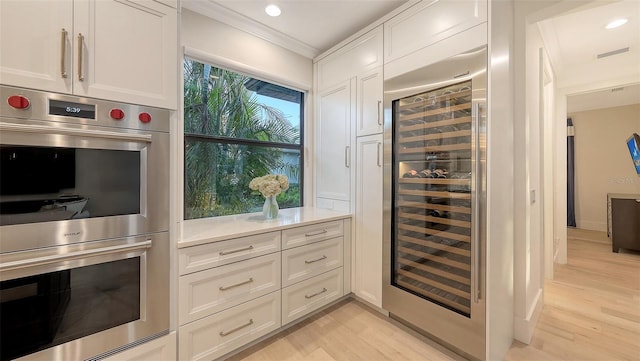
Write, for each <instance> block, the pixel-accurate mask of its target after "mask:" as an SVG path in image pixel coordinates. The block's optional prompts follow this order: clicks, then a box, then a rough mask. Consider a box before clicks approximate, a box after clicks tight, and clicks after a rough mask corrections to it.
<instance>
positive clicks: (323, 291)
mask: <svg viewBox="0 0 640 361" xmlns="http://www.w3.org/2000/svg"><path fill="white" fill-rule="evenodd" d="M325 292H327V289H326V288H324V287H322V291H319V292H316V293H314V294H312V295H304V298H306V299H310V298H314V297H316V296H317V295H320V294H323V293H325Z"/></svg>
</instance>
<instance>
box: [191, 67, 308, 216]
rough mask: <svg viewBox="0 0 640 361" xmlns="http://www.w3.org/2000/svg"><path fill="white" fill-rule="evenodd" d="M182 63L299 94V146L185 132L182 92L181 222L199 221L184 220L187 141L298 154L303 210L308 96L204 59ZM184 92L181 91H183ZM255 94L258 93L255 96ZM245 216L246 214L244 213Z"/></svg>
mask: <svg viewBox="0 0 640 361" xmlns="http://www.w3.org/2000/svg"><path fill="white" fill-rule="evenodd" d="M185 61H194V62H199V63H201V64H206V65H209V66H211V67H215V68H218V69H222V70H225V71H230V72H234V73H237V74H240V75H243V76H247V77H250V78H252V79H256V80H260V81H264V82H267V83H270V84H273V85H276V86H280V87H283V88H287V89H290V90H293V91H296V92H299V93H300V124H299V129H300V135H299V140H300V141H299V143H297V144H295V143H281V142H273V141H261V140H256V139H244V138H231V137H225V136H217V135H206V134H196V133H187V132H186V131H185V129H184V128H185V125H184V115H185V114H184V90H183V91H182V95H181V96H182V97H183V100H182V104H183V108H182V119H183V123H182V162H183V165H184V166H183V174H182V176H183V179H182V217H181V218H182V219H183V220H185V221H189V220H196V219H202V218H186V216H187V205H186V202H185V201H186V197H185V194H184V192H185V190H186V187H185V186H184V185H185V182H186V180H187V171H188V170H187V162H186V156H187V145H188V144H189V141H197V142H205V143H208V144H211V143H213V144H226V145H239V146H259V147H266V148H277V149H292V150H297V151H299V154H300V162H299V167H300V173H299V176H298V191H299V196H300V205H299V207H303V206H304V183H305V152H304V149H305V120H306V116H305V114H306V112H305V104H306V99H307V96H308V91H305V90H300V89H297V88H295V87H291V86H287V85H282V84H280V83H278V82H275V81H272V80H267V79H265V78H263V77H259V76H255V75H252V74H251V72H247V71H239V70H236V69H233V68H232V67H231V68H230V67H225V66H219V65H216V64H217V62H211V61H206V60H202V59H200V58H198V57H193V56H188V55H186V54H185V56H184V58H183V60H182V62H183V66H184V62H185ZM184 82H185V79H184V69H183V70H182V87H184ZM183 89H184V88H183ZM256 94H258V93H256ZM236 214H243V213H236ZM245 214H246V213H245ZM211 217H222V216H211Z"/></svg>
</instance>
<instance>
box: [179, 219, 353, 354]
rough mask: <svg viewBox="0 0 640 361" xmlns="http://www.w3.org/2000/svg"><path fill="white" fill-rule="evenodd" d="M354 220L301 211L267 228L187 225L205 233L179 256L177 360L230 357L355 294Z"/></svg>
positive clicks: (239, 223) (228, 222)
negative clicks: (352, 290) (352, 271)
mask: <svg viewBox="0 0 640 361" xmlns="http://www.w3.org/2000/svg"><path fill="white" fill-rule="evenodd" d="M336 214H337V215H338V217H336ZM348 217H349V216H348V215H346V214H341V213H336V212H331V211H328V210H326V209H314V208H307V207H303V208H299V209H283V210H282V211H281V216H280V217H279V218H276V219H274V220H272V222H267V223H265V222H264V221H263V220H261V219H260V218H261V217H256V215H255V214H251V213H250V214H244V215H234V216H223V217H216V218H212V219H210V220H207V222H206V227H201V226H203V225H204V224H203V223H202V220H194V221H193V222H191V221H187V222H188V223H197V224H199V226H194V229H192V230H191V232H194V233H195V234H197V237H193V238H192V239H191V244H182V245H181V247H180V248H179V249H178V260H179V261H178V274H179V275H178V294H179V297H178V310H177V311H178V314H177V318H178V320H177V321H178V325H179V327H178V341H179V342H178V354H179V360H212V359H217V358H220V357H224V355H227V354H229V353H230V352H233V351H234V350H237V349H238V348H240V347H243V346H245V345H247V344H248V343H250V342H252V341H254V340H256V339H258V338H260V337H263V336H265V335H267V334H270V333H272V332H275V331H277V330H278V329H279V328H280V326H281V324H283V322H285V323H289V322H293V321H295V320H298V319H299V318H301V317H303V316H305V315H308V314H309V313H311V312H314V311H316V310H318V309H319V308H321V307H323V306H326V305H328V304H329V303H331V302H333V301H335V300H337V299H339V298H340V297H343V296H344V295H345V293H347V292H350V288H349V287H350V281H349V280H350V279H351V274H350V266H351V260H350V259H345V257H350V255H351V253H350V248H351V237H350V235H351V223H350V220H349V219H348ZM292 220H297V221H293V222H292ZM301 220H302V221H301ZM188 226H191V225H188ZM188 226H187V227H188ZM225 230H227V231H229V230H231V231H229V232H227V233H225ZM233 230H235V231H233ZM220 232H222V233H220ZM236 232H241V233H236ZM187 243H188V242H187ZM345 285H346V286H345ZM345 287H346V288H345ZM281 299H282V302H281ZM283 312H284V314H283ZM283 320H284V321H283Z"/></svg>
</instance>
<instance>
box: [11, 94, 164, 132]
mask: <svg viewBox="0 0 640 361" xmlns="http://www.w3.org/2000/svg"><path fill="white" fill-rule="evenodd" d="M0 99H1V101H2V103H0V117H2V118H15V119H28V120H40V121H52V122H63V123H75V124H86V125H98V126H105V127H116V128H128V129H140V130H152V131H161V132H169V117H170V111H169V110H167V109H161V108H153V107H147V106H139V105H135V104H127V103H116V102H110V101H105V100H100V99H92V98H83V97H76V96H70V95H66V94H56V93H48V92H41V91H36V90H30V89H23V88H16V87H8V86H0Z"/></svg>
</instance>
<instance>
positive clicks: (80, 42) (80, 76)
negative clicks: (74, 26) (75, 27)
mask: <svg viewBox="0 0 640 361" xmlns="http://www.w3.org/2000/svg"><path fill="white" fill-rule="evenodd" d="M83 45H84V35H82V33H78V80H80V81H84V72H83V69H82V50H83V49H84V47H83Z"/></svg>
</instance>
